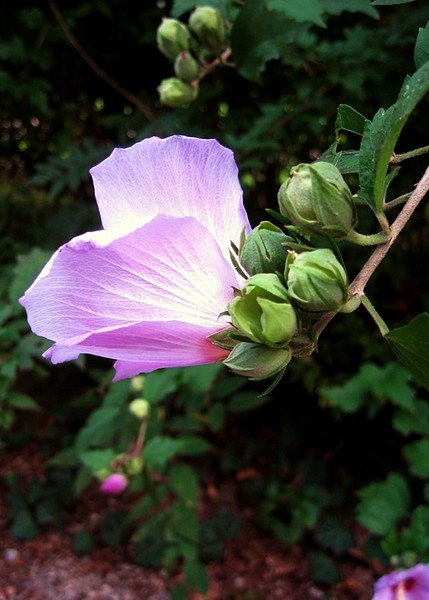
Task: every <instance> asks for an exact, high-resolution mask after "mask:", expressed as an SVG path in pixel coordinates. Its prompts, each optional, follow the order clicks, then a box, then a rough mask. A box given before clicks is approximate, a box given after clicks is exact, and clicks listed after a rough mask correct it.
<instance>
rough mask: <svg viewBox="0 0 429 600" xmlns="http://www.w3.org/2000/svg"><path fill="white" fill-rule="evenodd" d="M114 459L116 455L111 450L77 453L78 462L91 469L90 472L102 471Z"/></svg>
mask: <svg viewBox="0 0 429 600" xmlns="http://www.w3.org/2000/svg"><path fill="white" fill-rule="evenodd" d="M115 458H116V453H115V452H114V451H113V450H112V449H111V448H104V449H103V450H87V451H86V452H80V453H79V459H80V461H81V462H82V463H83V464H84V465H85V466H86V467H88V469H91V471H92V472H95V471H99V470H100V469H104V468H105V467H107V466H108V465H109V463H110V462H111V461H112V460H114V459H115Z"/></svg>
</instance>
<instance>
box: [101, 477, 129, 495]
mask: <svg viewBox="0 0 429 600" xmlns="http://www.w3.org/2000/svg"><path fill="white" fill-rule="evenodd" d="M127 485H128V479H127V478H126V477H125V475H122V474H121V473H112V474H111V475H109V476H108V477H107V478H106V479H105V480H104V481H103V483H102V484H101V485H100V491H102V492H104V493H105V494H109V495H111V496H119V494H122V492H123V491H124V490H125V489H126V487H127Z"/></svg>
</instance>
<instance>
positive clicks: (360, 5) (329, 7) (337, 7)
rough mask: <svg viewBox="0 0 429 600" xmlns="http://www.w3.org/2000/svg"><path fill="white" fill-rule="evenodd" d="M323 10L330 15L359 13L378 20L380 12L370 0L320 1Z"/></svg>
mask: <svg viewBox="0 0 429 600" xmlns="http://www.w3.org/2000/svg"><path fill="white" fill-rule="evenodd" d="M320 3H321V5H322V6H323V10H324V11H326V12H327V13H328V14H329V15H339V14H341V13H342V12H345V11H347V12H354V13H355V12H359V13H363V14H365V15H368V16H369V17H374V18H375V19H377V18H378V12H377V11H376V9H375V8H373V7H372V6H371V5H370V4H368V0H320Z"/></svg>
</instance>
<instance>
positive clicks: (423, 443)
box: [403, 438, 429, 479]
mask: <svg viewBox="0 0 429 600" xmlns="http://www.w3.org/2000/svg"><path fill="white" fill-rule="evenodd" d="M403 453H404V457H405V460H406V461H407V462H408V464H409V466H410V472H411V473H412V474H413V475H415V476H416V477H421V478H422V479H427V478H428V477H429V439H427V438H423V439H421V440H416V441H415V442H412V443H411V444H408V445H407V446H405V447H404V448H403Z"/></svg>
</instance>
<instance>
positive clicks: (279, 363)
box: [223, 342, 292, 380]
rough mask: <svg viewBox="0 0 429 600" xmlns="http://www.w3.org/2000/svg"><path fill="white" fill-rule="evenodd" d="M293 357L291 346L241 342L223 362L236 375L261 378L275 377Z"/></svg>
mask: <svg viewBox="0 0 429 600" xmlns="http://www.w3.org/2000/svg"><path fill="white" fill-rule="evenodd" d="M291 358H292V353H291V351H290V349H289V348H269V347H268V346H262V345H261V344H250V343H247V342H241V343H239V344H237V345H236V346H235V348H234V349H233V350H232V352H231V353H230V355H229V356H228V358H226V359H225V360H224V361H223V364H224V365H226V366H227V367H228V368H229V369H231V371H232V372H233V373H235V374H236V375H243V376H244V377H250V378H251V379H254V380H260V379H267V378H268V377H273V376H274V375H276V374H277V373H279V372H280V371H282V370H284V369H285V368H286V366H287V364H288V363H289V361H290V359H291Z"/></svg>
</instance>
